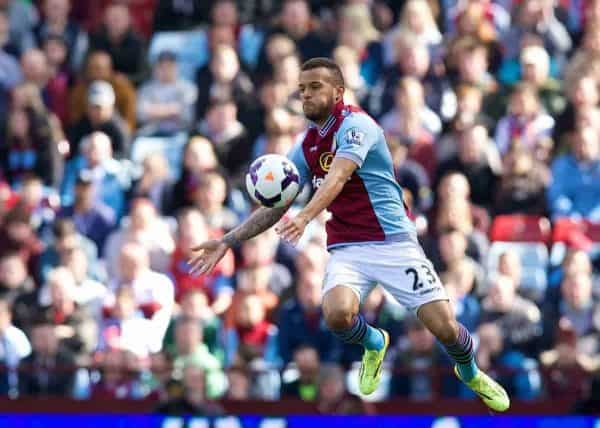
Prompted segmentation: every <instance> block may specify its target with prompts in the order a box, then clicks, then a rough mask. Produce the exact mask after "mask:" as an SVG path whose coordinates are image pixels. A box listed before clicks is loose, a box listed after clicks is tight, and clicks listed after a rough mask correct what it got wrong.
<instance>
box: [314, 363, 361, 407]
mask: <svg viewBox="0 0 600 428" xmlns="http://www.w3.org/2000/svg"><path fill="white" fill-rule="evenodd" d="M316 402H317V410H318V412H319V413H321V414H326V415H358V414H360V415H364V414H369V413H372V411H371V410H370V409H369V406H368V405H366V404H365V403H364V402H363V401H362V400H361V399H360V397H358V396H356V395H353V394H350V393H349V392H348V391H347V389H346V385H345V381H344V371H343V370H342V368H341V367H340V366H338V365H336V364H328V365H323V366H322V367H321V370H320V373H319V381H318V391H317V400H316Z"/></svg>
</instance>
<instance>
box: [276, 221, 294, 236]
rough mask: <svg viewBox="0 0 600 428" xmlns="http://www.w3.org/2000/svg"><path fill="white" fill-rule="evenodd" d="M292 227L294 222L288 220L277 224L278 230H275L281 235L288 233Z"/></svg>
mask: <svg viewBox="0 0 600 428" xmlns="http://www.w3.org/2000/svg"><path fill="white" fill-rule="evenodd" d="M293 227H294V223H292V222H288V223H285V224H282V225H281V226H279V230H277V232H278V233H280V234H282V235H283V234H285V233H288V232H289V231H290V230H291V229H292V228H293Z"/></svg>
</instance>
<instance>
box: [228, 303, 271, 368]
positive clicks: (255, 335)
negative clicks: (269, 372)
mask: <svg viewBox="0 0 600 428" xmlns="http://www.w3.org/2000/svg"><path fill="white" fill-rule="evenodd" d="M237 309H238V310H237V311H236V314H235V320H234V325H233V326H232V327H231V328H228V329H226V330H225V332H224V334H225V364H226V365H227V366H231V365H246V364H253V363H254V362H261V363H265V364H266V366H267V367H271V368H276V367H277V366H278V365H279V361H278V360H279V358H278V355H277V328H276V327H275V326H274V325H273V324H272V323H270V322H269V321H268V320H267V319H266V310H265V307H264V305H263V302H262V300H261V298H260V297H259V296H257V295H255V294H247V295H245V296H243V297H242V298H241V299H240V301H239V303H238V308H237Z"/></svg>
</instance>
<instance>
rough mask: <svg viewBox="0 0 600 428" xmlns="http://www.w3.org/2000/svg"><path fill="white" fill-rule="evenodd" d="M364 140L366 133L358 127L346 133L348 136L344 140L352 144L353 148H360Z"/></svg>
mask: <svg viewBox="0 0 600 428" xmlns="http://www.w3.org/2000/svg"><path fill="white" fill-rule="evenodd" d="M364 139H365V133H364V132H362V131H360V130H359V129H358V128H356V127H355V128H350V129H349V130H348V131H346V134H344V140H346V143H348V144H350V145H351V146H360V145H361V144H362V143H363V140H364Z"/></svg>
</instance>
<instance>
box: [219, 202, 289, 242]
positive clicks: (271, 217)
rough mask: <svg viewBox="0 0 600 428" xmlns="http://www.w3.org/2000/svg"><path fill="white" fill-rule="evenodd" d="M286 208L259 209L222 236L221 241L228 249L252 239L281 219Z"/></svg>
mask: <svg viewBox="0 0 600 428" xmlns="http://www.w3.org/2000/svg"><path fill="white" fill-rule="evenodd" d="M286 211H287V207H285V208H265V207H260V208H259V209H257V210H256V211H255V212H254V213H252V215H251V216H250V217H249V218H248V219H247V220H246V221H245V222H243V223H242V224H240V225H239V226H238V227H236V228H235V229H233V230H232V231H231V232H229V233H227V234H226V235H225V236H223V238H222V241H223V242H224V243H226V244H227V245H228V246H229V247H234V246H236V245H238V244H239V243H240V242H242V241H247V240H248V239H252V238H254V237H255V236H256V235H259V234H261V233H262V232H264V231H265V230H267V229H268V228H270V227H271V226H273V225H274V224H275V223H277V222H278V221H279V219H281V217H283V215H284V214H285V212H286Z"/></svg>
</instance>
